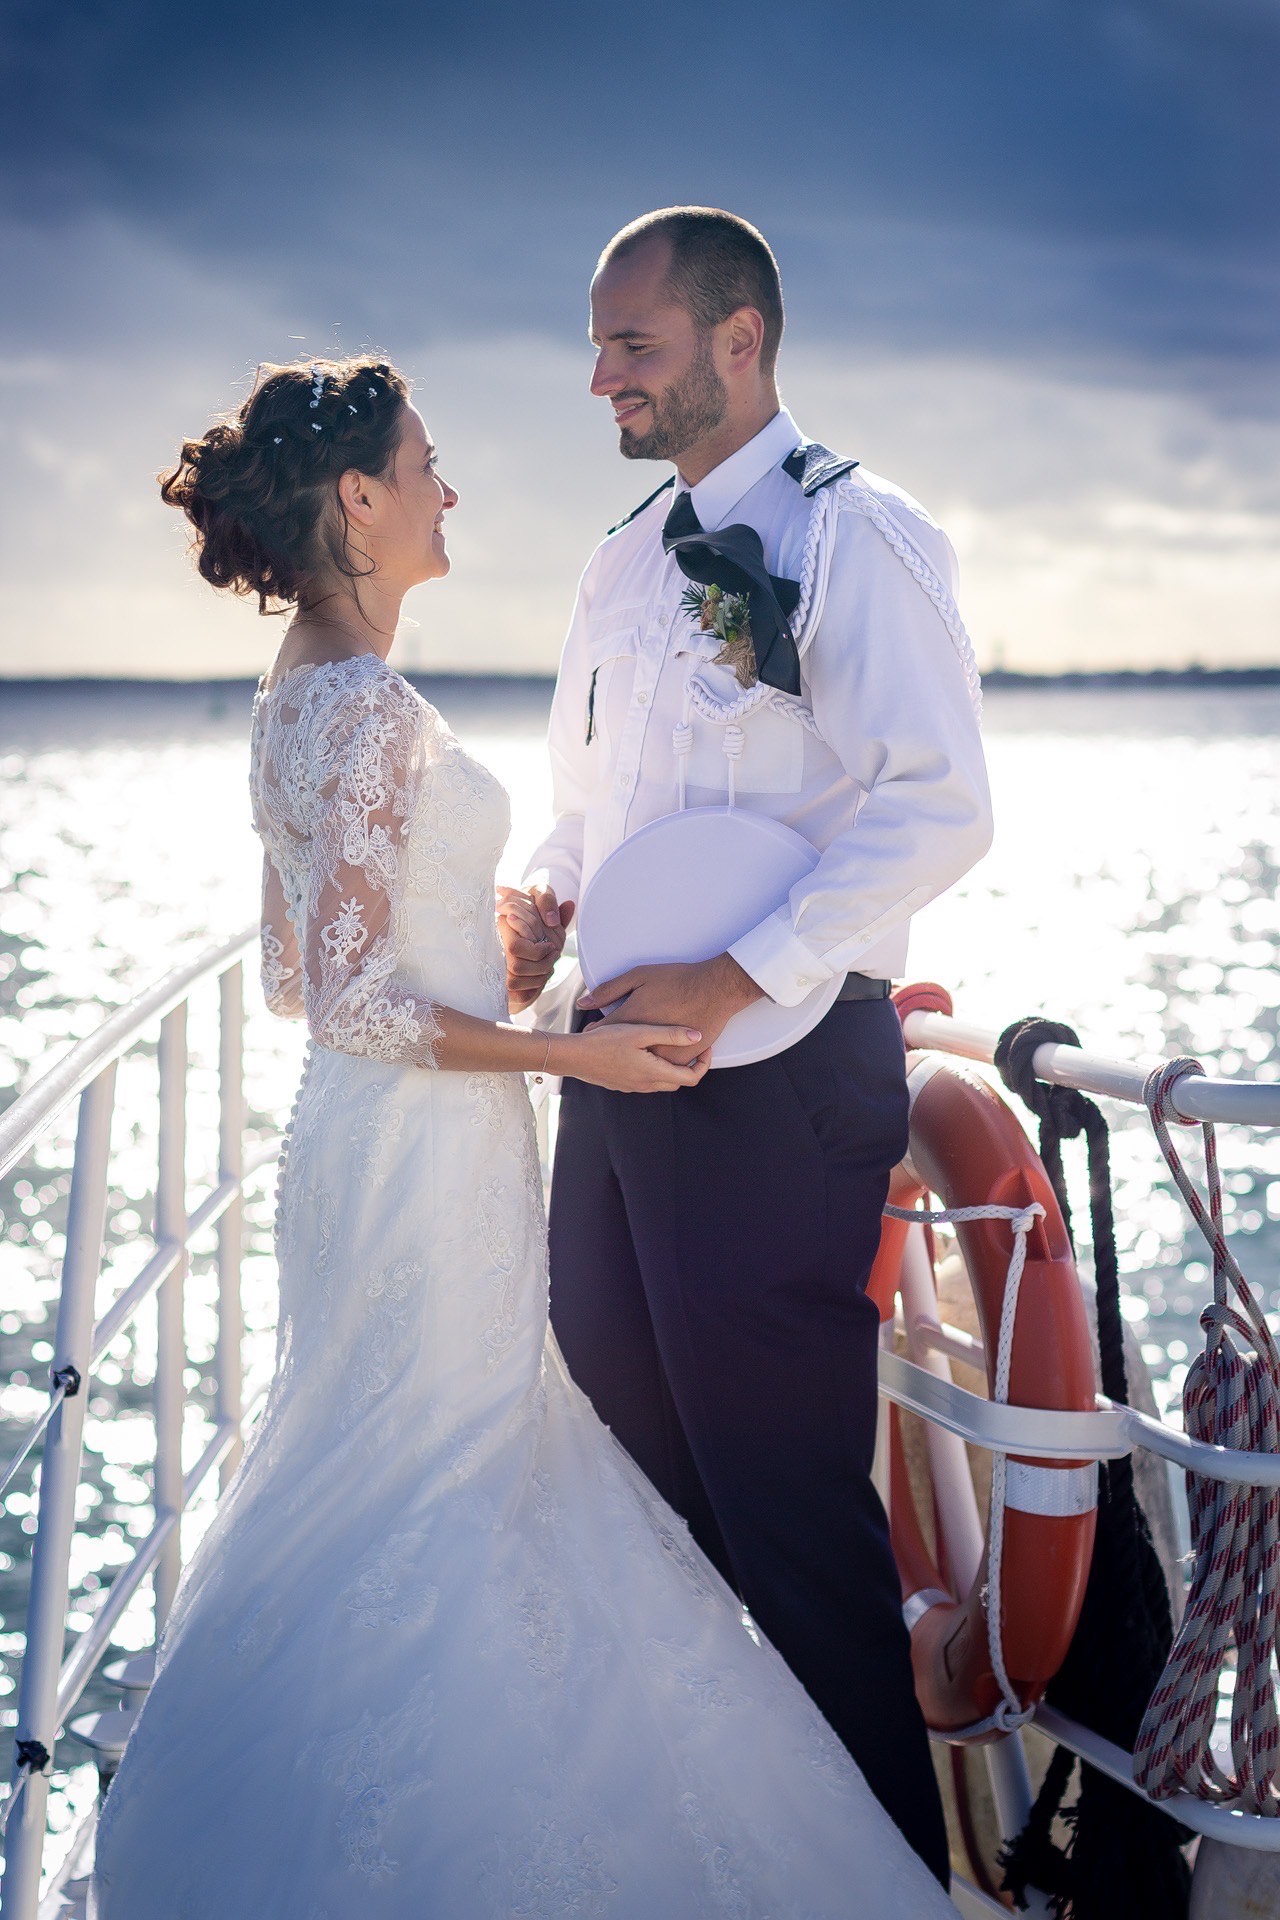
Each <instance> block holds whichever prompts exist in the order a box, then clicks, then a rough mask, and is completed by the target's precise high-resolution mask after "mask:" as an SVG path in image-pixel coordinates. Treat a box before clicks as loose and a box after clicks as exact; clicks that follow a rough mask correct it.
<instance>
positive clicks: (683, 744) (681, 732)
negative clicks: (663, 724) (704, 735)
mask: <svg viewBox="0 0 1280 1920" xmlns="http://www.w3.org/2000/svg"><path fill="white" fill-rule="evenodd" d="M671 747H672V751H673V752H675V753H679V754H685V753H692V752H693V728H692V727H691V726H690V725H689V722H688V721H687V720H681V721H679V722H678V723H677V724H676V725H675V726H674V727H673V728H672V729H671Z"/></svg>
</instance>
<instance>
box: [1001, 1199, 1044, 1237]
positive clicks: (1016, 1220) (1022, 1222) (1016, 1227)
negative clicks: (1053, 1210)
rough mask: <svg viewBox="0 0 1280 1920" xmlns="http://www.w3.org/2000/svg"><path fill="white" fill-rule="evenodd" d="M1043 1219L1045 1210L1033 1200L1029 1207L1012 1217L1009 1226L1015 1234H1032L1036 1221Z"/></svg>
mask: <svg viewBox="0 0 1280 1920" xmlns="http://www.w3.org/2000/svg"><path fill="white" fill-rule="evenodd" d="M1043 1219H1044V1208H1043V1207H1042V1206H1041V1205H1040V1202H1039V1201H1038V1200H1033V1201H1032V1202H1031V1205H1030V1206H1029V1207H1023V1209H1022V1211H1021V1212H1020V1213H1015V1214H1014V1215H1013V1216H1012V1217H1011V1219H1010V1221H1009V1225H1010V1226H1011V1227H1012V1228H1013V1231H1014V1232H1015V1233H1030V1231H1031V1229H1032V1227H1034V1225H1035V1223H1036V1221H1037V1220H1043Z"/></svg>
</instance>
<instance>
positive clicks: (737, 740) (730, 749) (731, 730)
mask: <svg viewBox="0 0 1280 1920" xmlns="http://www.w3.org/2000/svg"><path fill="white" fill-rule="evenodd" d="M746 744H747V736H746V734H745V733H744V732H743V731H742V728H741V727H726V728H725V730H724V741H723V751H724V757H725V759H726V760H738V759H740V758H741V757H742V749H743V747H745V745H746Z"/></svg>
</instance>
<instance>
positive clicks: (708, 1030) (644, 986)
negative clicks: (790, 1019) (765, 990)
mask: <svg viewBox="0 0 1280 1920" xmlns="http://www.w3.org/2000/svg"><path fill="white" fill-rule="evenodd" d="M762 998H763V995H762V993H761V990H760V988H759V987H758V986H757V985H756V983H755V981H754V980H753V979H752V978H751V975H750V974H749V973H746V972H744V970H743V969H742V968H741V967H740V966H739V965H738V963H737V961H736V960H735V959H734V958H733V956H732V955H731V954H728V953H722V954H719V955H718V956H717V958H716V959H714V960H694V961H674V962H666V963H664V964H655V965H654V966H649V967H632V968H630V969H629V970H628V971H627V972H626V973H620V974H619V975H618V977H617V979H616V980H608V981H606V982H605V984H604V985H603V986H601V987H597V988H596V989H595V991H594V992H593V993H584V994H582V995H581V996H580V998H579V1000H578V1005H579V1006H580V1007H588V1008H590V1007H595V1008H599V1009H605V1008H607V1009H608V1011H607V1012H606V1013H605V1019H606V1020H638V1021H641V1022H642V1023H643V1024H644V1025H646V1026H660V1027H666V1026H672V1027H675V1026H680V1027H696V1028H697V1029H698V1031H699V1032H700V1033H701V1035H702V1040H701V1042H700V1044H699V1045H698V1046H696V1047H655V1048H654V1049H653V1051H654V1052H655V1053H656V1054H659V1055H660V1056H661V1058H662V1059H664V1060H674V1061H676V1062H677V1064H678V1065H680V1066H687V1065H688V1064H689V1062H690V1061H691V1060H694V1059H696V1058H697V1056H698V1054H699V1053H703V1052H705V1051H706V1050H707V1048H708V1047H710V1046H712V1045H713V1044H714V1043H715V1042H716V1041H717V1040H718V1039H719V1038H720V1035H721V1034H722V1033H723V1032H724V1029H725V1028H726V1027H727V1026H728V1024H729V1022H730V1020H731V1019H732V1018H733V1016H734V1014H735V1013H740V1012H741V1011H742V1009H743V1007H749V1006H750V1005H751V1002H752V1001H753V1000H759V999H762Z"/></svg>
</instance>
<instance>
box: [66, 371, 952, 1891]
mask: <svg viewBox="0 0 1280 1920" xmlns="http://www.w3.org/2000/svg"><path fill="white" fill-rule="evenodd" d="M162 492H163V495H164V498H165V499H166V500H167V501H168V502H169V503H170V504H172V505H175V506H178V507H180V508H182V509H183V511H184V512H185V513H186V514H187V516H188V518H189V519H190V521H191V523H192V525H193V527H194V529H195V542H196V551H197V554H198V559H199V567H200V571H201V573H202V574H203V575H204V577H205V578H206V579H207V580H209V581H210V582H212V584H213V585H215V586H218V587H229V588H232V589H234V590H235V591H238V592H249V593H256V594H257V595H258V598H259V607H260V610H263V611H265V609H266V606H267V603H268V601H276V602H286V603H296V605H297V608H298V611H297V614H296V616H295V618H294V620H293V623H292V625H291V626H290V627H289V628H288V630H287V632H286V633H285V636H284V639H283V644H282V646H281V649H280V654H279V658H278V659H277V661H276V663H275V665H274V666H273V668H272V670H271V672H270V674H269V675H268V676H267V678H266V680H265V681H264V682H263V684H262V687H261V689H260V691H259V694H258V697H257V701H256V704H255V710H254V721H253V744H252V771H251V780H252V796H253V807H254V819H255V824H256V826H257V830H258V833H259V834H260V836H261V838H262V841H263V845H264V848H265V852H266V860H265V889H264V901H263V918H262V959H263V981H264V986H265V989H266V994H267V999H268V1001H269V1003H270V1005H271V1007H272V1008H273V1010H274V1011H275V1012H277V1013H280V1014H284V1015H286V1016H298V1017H303V1018H305V1019H306V1021H307V1025H308V1028H309V1032H310V1036H311V1040H310V1048H309V1054H308V1060H307V1065H306V1068H305V1071H304V1073H303V1078H302V1084H301V1086H300V1088H299V1092H298V1097H297V1101H296V1104H295V1108H294V1114H293V1118H292V1121H291V1123H290V1129H289V1133H290V1139H289V1147H288V1155H287V1161H286V1164H285V1168H284V1171H283V1174H282V1177H281V1182H280V1195H279V1215H278V1252H279V1264H280V1322H279V1335H278V1352H277V1361H278V1364H277V1372H276V1376H275V1380H274V1383H273V1386H272V1389H271V1394H270V1398H269V1401H268V1404H267V1408H266V1411H265V1413H264V1415H263V1418H262V1420H261V1423H260V1424H259V1426H258V1427H257V1429H256V1431H255V1433H254V1436H253V1438H252V1440H251V1442H250V1445H249V1447H248V1450H247V1452H246V1455H245V1459H244V1462H243V1464H242V1466H241V1468H240V1471H239V1473H238V1475H237V1477H236V1479H235V1481H234V1483H233V1485H232V1487H231V1489H230V1490H229V1492H228V1494H227V1496H226V1497H225V1498H224V1500H223V1501H222V1503H221V1505H220V1507H219V1509H218V1512H217V1515H216V1517H215V1519H214V1521H213V1524H212V1526H211V1527H210V1529H209V1531H208V1533H207V1534H206V1536H205V1538H204V1540H203V1542H202V1543H201V1546H200V1548H199V1550H198V1551H197V1553H196V1555H195V1556H194V1559H193V1562H192V1564H191V1566H190V1567H189V1569H188V1571H187V1574H186V1577H185V1578H184V1581H183V1584H182V1587H181V1589H180V1592H179V1596H178V1600H177V1603H176V1605H175V1607H174V1610H173V1614H172V1616H171V1619H170V1621H169V1623H168V1626H167V1628H166V1631H165V1635H164V1641H163V1645H162V1649H161V1655H160V1661H159V1671H158V1673H157V1677H156V1681H155V1684H154V1686H153V1688H152V1690H151V1693H150V1695H149V1697H148V1699H147V1702H146V1705H145V1706H144V1708H143V1710H142V1713H141V1715H140V1717H139V1720H138V1723H137V1727H136V1730H135V1732H134V1734H133V1737H132V1739H131V1740H130V1743H129V1747H128V1750H127V1751H126V1753H125V1756H124V1761H123V1764H122V1766H121V1768H120V1772H119V1775H118V1777H117V1779H116V1781H115V1783H114V1785H113V1786H112V1788H111V1791H110V1794H109V1795H108V1798H107V1800H106V1802H105V1805H104V1808H103V1813H102V1818H101V1822H100V1827H99V1835H98V1845H97V1866H96V1871H95V1876H94V1880H93V1888H92V1894H91V1907H90V1911H91V1913H93V1914H95V1915H96V1916H97V1920H215V1916H216V1920H240V1917H241V1916H244V1917H245V1920H248V1916H250V1915H253V1916H258V1915H261V1916H267V1915H270V1916H271V1920H356V1917H357V1916H358V1920H380V1916H386V1917H387V1920H428V1916H429V1917H430V1920H481V1916H493V1920H510V1917H511V1916H534V1917H536V1920H562V1916H566V1915H608V1916H617V1917H618V1920H692V1917H693V1916H695V1915H699V1916H700V1915H722V1916H734V1917H735V1920H792V1917H794V1920H817V1917H818V1916H824V1917H830V1920H836V1916H840V1917H841V1920H846V1917H847V1916H851V1915H854V1914H856V1915H858V1916H861V1917H863V1920H871V1916H885V1920H888V1917H889V1916H894V1920H905V1916H911V1920H920V1917H921V1916H924V1917H927V1916H929V1915H935V1914H944V1913H953V1912H954V1909H953V1908H952V1907H951V1906H950V1903H949V1902H948V1901H947V1900H946V1898H945V1896H944V1895H943V1893H942V1892H941V1890H940V1888H939V1887H938V1885H937V1883H936V1881H935V1880H934V1879H933V1878H932V1877H931V1875H930V1874H929V1873H928V1871H927V1870H926V1869H925V1867H924V1866H923V1865H922V1864H921V1862H920V1861H919V1860H918V1859H917V1858H916V1856H915V1855H914V1854H913V1853H912V1852H911V1851H910V1849H909V1848H908V1847H907V1845H906V1843H905V1841H904V1840H903V1839H902V1838H901V1836H900V1835H899V1833H898V1832H897V1829H896V1828H895V1827H893V1826H892V1825H891V1823H890V1822H889V1820H888V1818H887V1816H886V1815H885V1814H884V1813H883V1812H882V1811H881V1810H880V1808H879V1805H878V1803H877V1802H876V1801H875V1800H874V1799H873V1797H872V1795H871V1793H870V1791H869V1789H868V1788H867V1787H866V1785H865V1783H864V1781H863V1779H862V1776H861V1774H860V1773H859V1772H858V1770H857V1768H856V1767H855V1765H854V1763H853V1761H852V1760H851V1759H850V1758H849V1756H848V1754H847V1753H846V1752H845V1750H844V1748H843V1747H842V1746H841V1745H840V1744H839V1742H838V1741H837V1740H836V1738H835V1736H834V1735H833V1734H832V1733H831V1732H830V1730H829V1729H828V1727H827V1725H826V1723H825V1722H824V1721H823V1719H822V1718H821V1716H820V1715H819V1713H818V1711H817V1709H816V1708H815V1707H814V1706H813V1705H812V1704H811V1702H810V1701H809V1699H808V1697H807V1696H806V1694H805V1693H804V1692H803V1690H802V1689H801V1687H800V1685H799V1683H798V1682H797V1681H796V1680H795V1679H794V1678H793V1677H792V1675H791V1674H790V1672H789V1671H788V1669H787V1668H786V1667H785V1666H784V1665H783V1663H782V1661H781V1660H780V1659H779V1657H778V1656H777V1654H775V1653H774V1651H773V1649H772V1648H771V1647H770V1646H769V1645H768V1644H767V1643H764V1642H762V1641H761V1640H760V1638H759V1636H758V1635H757V1634H756V1633H755V1632H754V1630H753V1629H752V1628H751V1626H750V1625H749V1624H747V1623H744V1618H743V1613H742V1608H741V1605H740V1603H739V1602H738V1601H737V1600H736V1599H735V1598H734V1596H733V1595H732V1594H731V1593H730V1592H729V1590H728V1588H726V1587H725V1586H724V1585H723V1584H722V1582H721V1581H720V1579H719V1577H718V1575H717V1574H716V1573H715V1572H714V1571H713V1570H712V1568H711V1567H710V1565H709V1563H708V1562H707V1561H706V1560H704V1559H703V1557H702V1556H701V1554H700V1553H699V1552H698V1551H697V1549H696V1548H695V1547H694V1546H693V1544H692V1542H691V1540H690V1538H689V1536H688V1532H687V1530H686V1528H685V1526H684V1523H683V1522H682V1521H680V1520H678V1519H677V1518H676V1517H675V1516H674V1514H673V1513H672V1512H671V1511H670V1509H669V1508H667V1507H666V1506H665V1505H664V1503H663V1502H662V1501H661V1500H660V1499H659V1498H658V1496H657V1494H656V1493H655V1492H654V1491H653V1489H652V1488H651V1487H650V1486H649V1484H648V1482H647V1481H646V1480H644V1479H643V1477H642V1476H641V1475H640V1473H639V1471H638V1470H637V1469H636V1467H635V1466H634V1465H632V1463H631V1461H630V1460H629V1459H628V1458H627V1456H626V1455H625V1454H624V1453H623V1452H622V1451H621V1449H620V1448H619V1447H618V1446H617V1445H616V1443H615V1442H614V1441H613V1440H612V1438H611V1436H610V1434H609V1433H608V1431H607V1430H606V1429H605V1428H604V1427H603V1426H602V1425H601V1424H600V1423H599V1421H598V1420H597V1418H596V1416H595V1415H594V1413H593V1412H592V1410H591V1407H590V1405H589V1404H588V1402H587V1401H586V1400H585V1399H584V1398H583V1396H582V1395H581V1394H580V1393H579V1392H578V1390H577V1389H576V1388H575V1387H574V1386H573V1384H572V1382H571V1381H570V1380H569V1378H568V1376H567V1374H566V1373H565V1371H564V1367H563V1364H562V1362H561V1360H560V1357H559V1355H558V1353H557V1351H556V1348H555V1345H554V1342H553V1340H552V1339H551V1337H550V1335H549V1333H548V1329H547V1317H546V1263H545V1248H544V1225H543V1212H542V1192H541V1179H540V1172H539V1165H538V1157H537V1153H536V1150H535V1144H534V1136H533V1123H532V1116H531V1112H530V1108H529V1104H528V1100H527V1097H526V1093H525V1086H524V1081H523V1079H522V1077H521V1076H522V1074H523V1073H525V1072H527V1071H532V1072H535V1073H537V1072H543V1071H546V1072H549V1073H554V1074H571V1075H574V1076H576V1077H579V1078H581V1079H584V1080H590V1081H594V1082H597V1083H598V1084H600V1085H602V1086H608V1087H614V1088H619V1089H622V1090H624V1091H628V1092H634V1093H652V1094H657V1095H665V1096H666V1097H668V1098H670V1097H675V1098H677V1099H678V1098H679V1090H680V1088H681V1087H682V1086H687V1085H692V1084H695V1083H696V1081H697V1080H698V1079H699V1078H700V1077H701V1075H702V1074H703V1073H705V1071H706V1068H707V1059H706V1056H705V1055H703V1056H701V1057H700V1058H699V1059H698V1060H696V1061H695V1062H694V1064H693V1065H692V1066H690V1067H687V1068H684V1067H678V1066H674V1065H671V1064H670V1063H669V1062H667V1061H666V1060H664V1059H662V1058H660V1057H659V1056H658V1055H657V1054H656V1053H654V1052H653V1051H652V1049H653V1048H654V1047H656V1046H658V1045H660V1044H663V1043H666V1044H670V1043H672V1042H675V1041H679V1042H681V1043H682V1044H686V1043H687V1041H690V1040H694V1041H696V1040H697V1038H698V1037H699V1036H698V1035H696V1034H694V1033H692V1032H687V1031H686V1029H684V1028H680V1029H673V1028H667V1027H642V1026H635V1025H632V1026H627V1025H613V1024H610V1025H596V1026H593V1027H590V1028H588V1029H587V1031H585V1032H583V1033H581V1034H575V1035H569V1034H565V1035H552V1036H548V1035H547V1034H545V1033H541V1034H530V1033H526V1032H524V1031H522V1030H520V1029H519V1028H517V1027H515V1026H512V1025H510V1024H508V1023H507V1020H506V1014H507V996H506V988H505V977H504V971H503V966H502V959H501V952H500V947H499V941H498V935H497V931H496V926H495V918H494V870H495V864H496V861H497V859H498V856H499V854H500V852H501V849H502V846H503V843H504V841H505V839H506V836H507V832H508V828H509V824H510V821H509V812H508V805H507V798H506V795H505V793H504V792H503V790H502V788H501V787H500V786H499V784H498V782H497V781H496V780H495V779H494V778H493V776H492V775H491V774H490V773H488V772H487V771H486V770H485V769H484V768H483V767H482V766H480V765H478V764H477V763H476V761H474V760H473V759H471V758H470V756H469V755H468V754H466V753H464V752H463V750H462V748H461V747H460V746H459V745H458V742H457V741H456V740H455V739H454V737H453V735H452V734H451V733H450V732H449V730H448V728H447V726H446V725H445V723H444V721H443V720H442V719H441V717H440V715H439V714H438V713H437V712H436V711H435V710H434V708H432V707H430V706H429V705H427V703H426V702H425V701H424V700H423V699H421V697H420V696H419V695H418V694H417V693H416V692H415V691H414V690H413V688H412V687H410V685H409V684H408V682H407V681H406V680H404V679H403V678H402V677H401V676H400V675H399V674H398V673H397V672H396V671H395V670H394V668H392V667H391V666H390V665H389V664H388V661H387V655H388V653H389V651H390V648H391V643H392V638H393V635H394V633H395V628H396V624H397V620H398V617H399V609H400V602H401V599H402V597H403V595H404V593H405V592H406V591H407V589H408V588H409V587H411V586H413V585H415V584H417V583H418V582H421V581H424V580H428V579H431V578H434V577H438V576H440V575H443V574H444V573H446V572H447V571H448V568H449V559H448V555H447V552H446V548H445V533H444V522H445V516H446V514H447V512H448V511H449V509H450V508H452V507H453V506H454V505H455V504H456V502H457V495H456V494H455V493H454V491H453V489H452V488H451V487H449V486H448V485H447V484H446V483H445V481H444V480H443V479H441V477H440V476H439V473H438V471H437V466H436V455H435V450H434V448H433V447H432V445H431V443H430V440H429V437H428V434H427V430H426V427H425V426H424V424H423V420H422V418H421V416H420V414H419V413H418V412H417V411H416V410H415V409H414V408H413V407H412V406H411V405H410V404H409V397H408V389H407V386H406V383H405V381H404V380H403V378H402V377H401V376H400V375H399V374H398V373H397V372H396V371H395V370H394V369H393V368H391V367H389V366H387V365H385V364H384V363H381V362H379V363H373V362H369V361H364V360H356V361H352V360H347V361H325V362H321V363H319V364H318V365H316V366H314V367H301V366H287V367H277V368H274V369H271V370H269V373H268V376H267V377H266V378H265V379H264V380H262V381H261V383H260V384H259V385H258V387H257V389H256V391H255V392H254V393H253V395H252V397H251V398H250V399H249V400H248V401H247V402H246V403H245V404H244V406H243V407H241V408H240V410H239V413H238V414H237V415H236V416H234V417H233V418H232V419H230V420H229V421H228V422H227V423H225V424H222V425H218V426H214V427H211V428H210V429H209V431H208V432H207V433H206V434H205V435H204V436H203V437H202V438H201V439H198V440H191V441H187V442H186V443H185V445H184V446H183V449H182V456H181V459H180V462H179V464H178V466H177V468H176V470H175V471H174V472H173V473H172V474H171V475H170V476H169V477H168V478H167V479H166V480H165V481H164V483H163V486H162ZM886 1737H890V1738H891V1737H892V1729H886Z"/></svg>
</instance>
